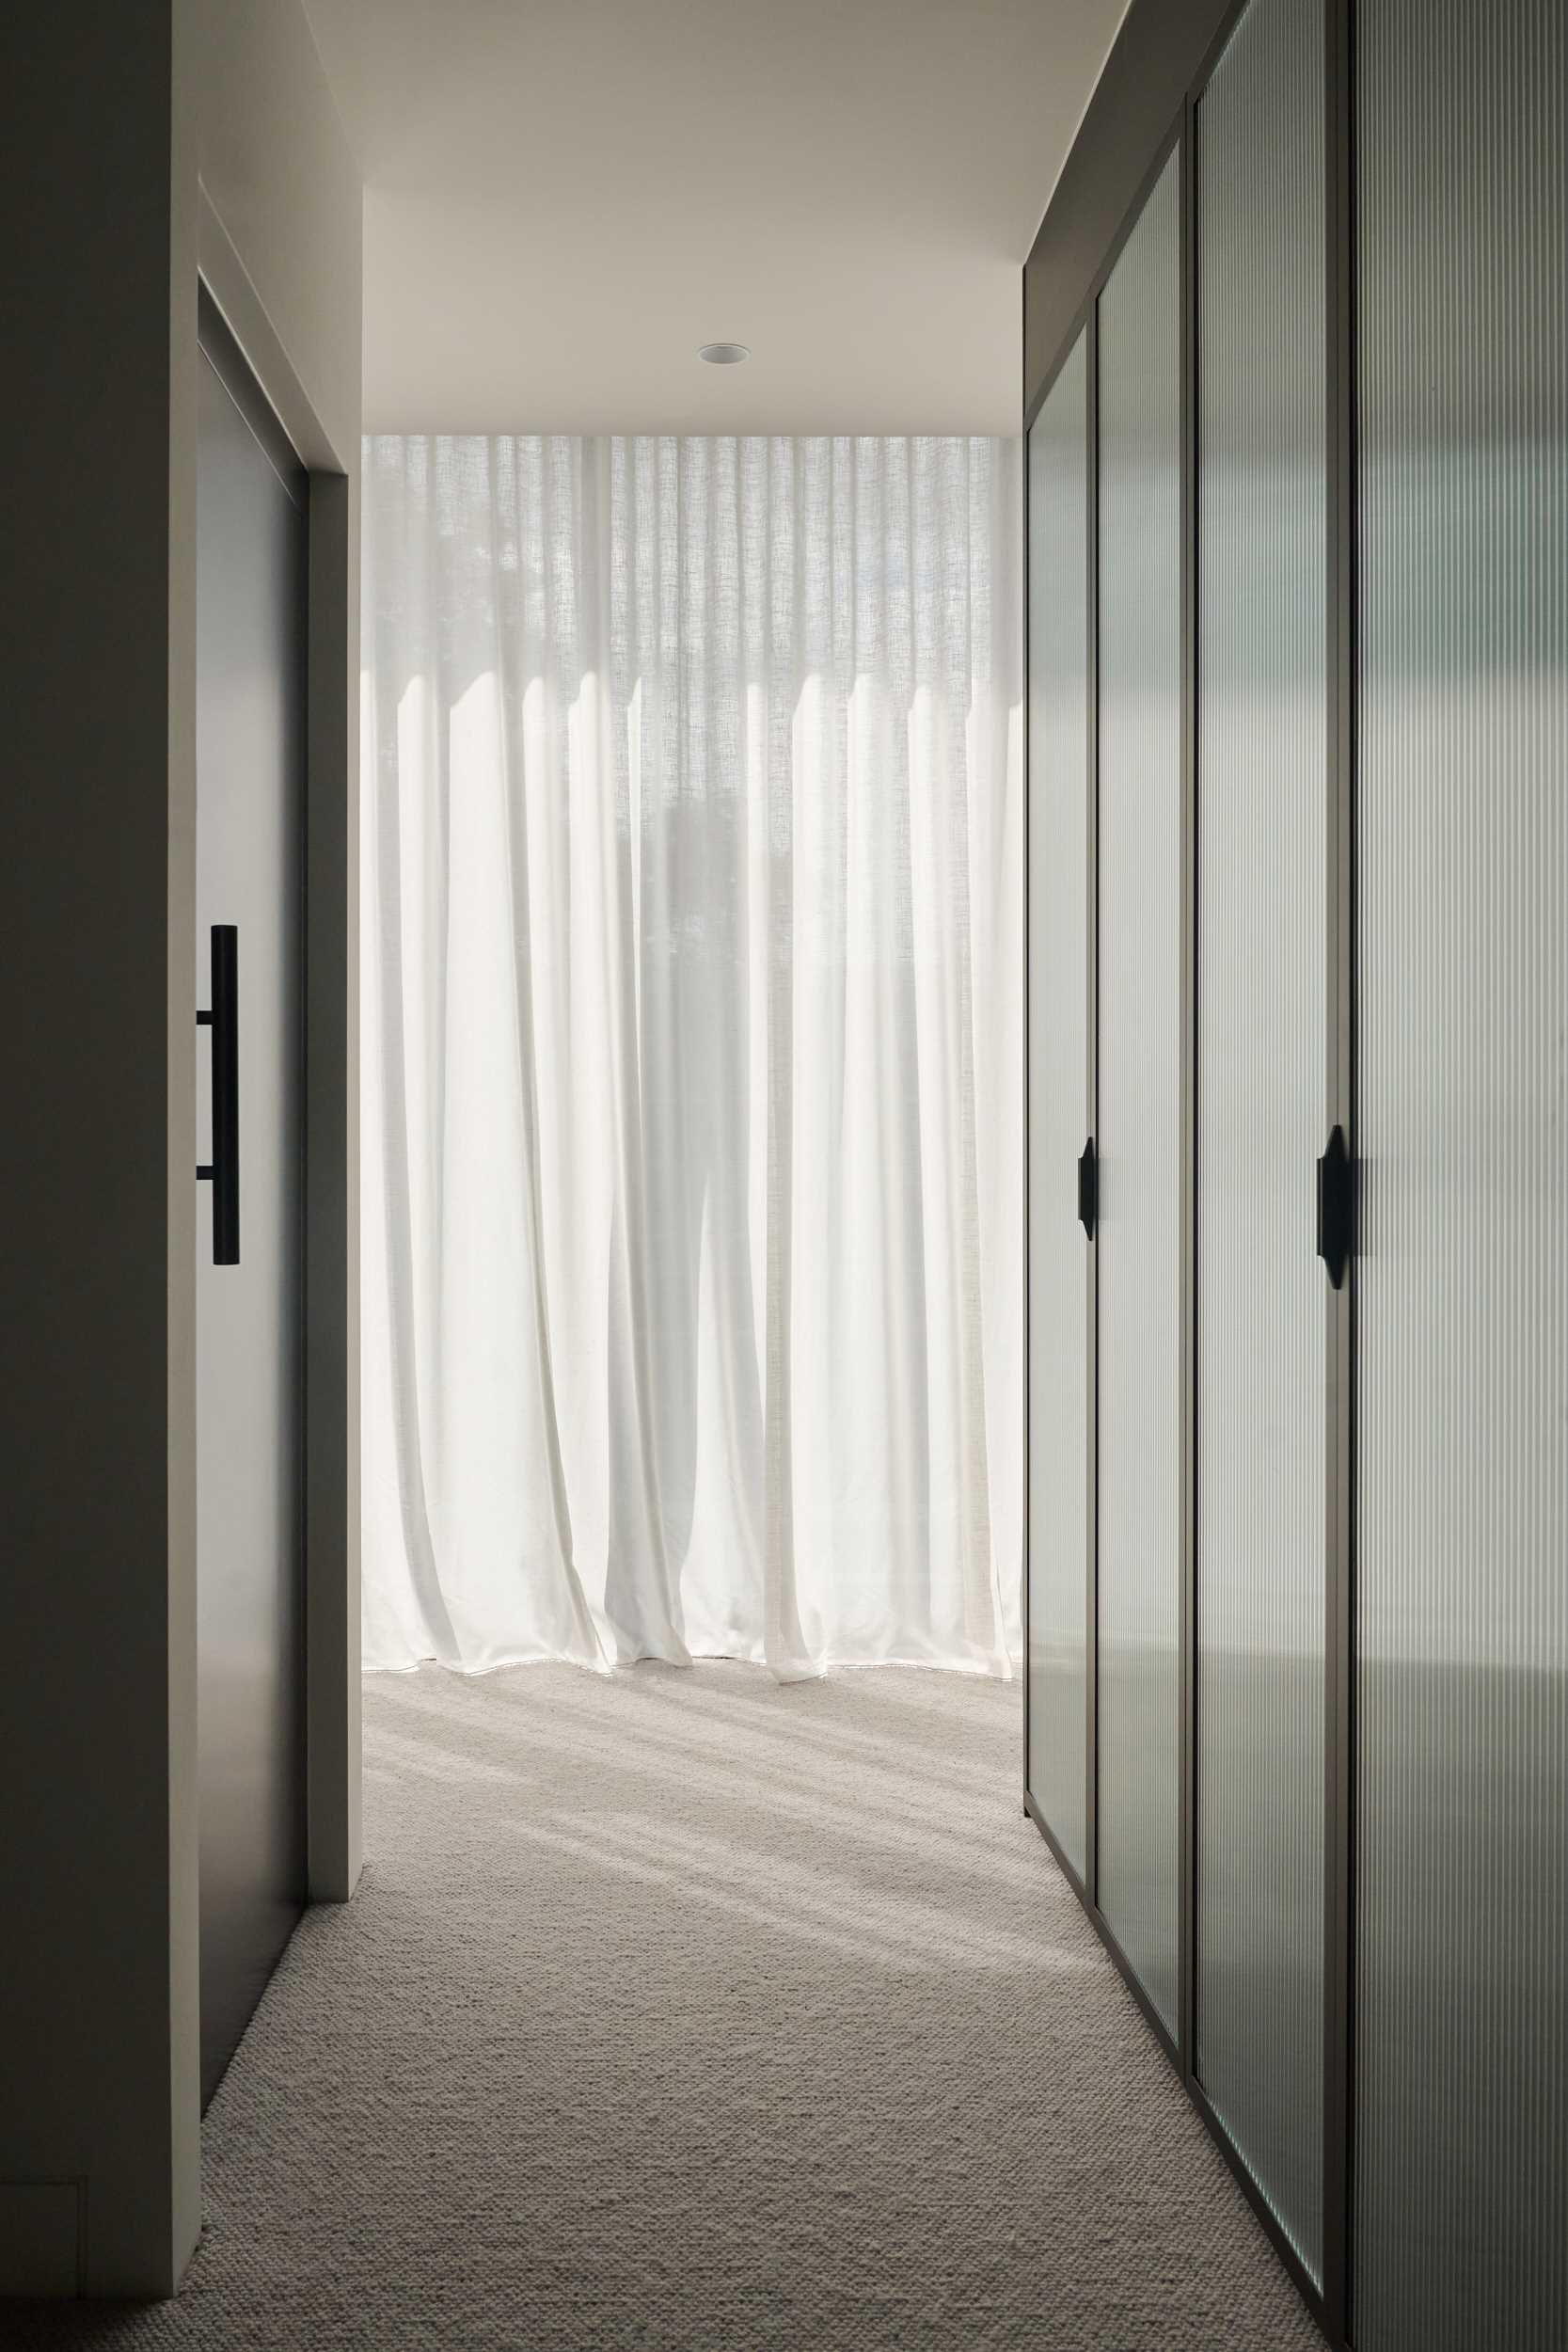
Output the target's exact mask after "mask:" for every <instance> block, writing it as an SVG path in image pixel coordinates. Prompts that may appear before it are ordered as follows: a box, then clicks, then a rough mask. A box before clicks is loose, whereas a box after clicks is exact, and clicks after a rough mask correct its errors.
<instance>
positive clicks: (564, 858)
mask: <svg viewBox="0 0 1568 2352" xmlns="http://www.w3.org/2000/svg"><path fill="white" fill-rule="evenodd" d="M1020 507H1021V495H1020V476H1019V453H1018V448H1017V445H1016V444H1015V443H1012V442H1008V441H998V440H987V439H961V438H908V439H872V438H837V439H827V438H814V439H782V438H775V439H673V438H657V439H655V438H647V439H642V438H628V439H613V440H584V439H578V438H574V437H543V438H540V437H529V438H524V437H491V438H478V437H476V438H445V437H440V438H428V437H421V438H417V439H403V438H395V439H394V438H376V439H372V440H371V441H369V442H367V444H366V448H365V453H364V523H365V529H364V575H363V577H364V639H363V652H364V665H365V669H364V712H363V745H364V797H363V831H362V853H363V897H362V934H363V949H364V952H363V973H362V978H363V1070H364V1081H363V1102H362V1110H363V1120H362V1152H363V1168H364V1185H363V1258H362V1274H363V1312H364V1387H363V1456H364V1475H363V1501H364V1595H365V1654H366V1659H367V1662H368V1663H370V1664H372V1665H384V1666H385V1665H402V1664H407V1663H411V1662H412V1661H415V1660H418V1659H421V1658H436V1659H440V1660H443V1661H447V1662H449V1663H451V1664H453V1665H459V1666H463V1667H467V1668H479V1667H485V1666H491V1665H497V1664H499V1663H502V1662H504V1661H511V1660H521V1659H531V1658H541V1657H564V1658H571V1659H578V1660H580V1661H583V1662H585V1663H592V1664H602V1663H613V1662H615V1661H623V1660H630V1659H634V1658H641V1657H655V1658H662V1659H668V1660H673V1661H683V1660H685V1659H687V1658H689V1657H691V1656H694V1655H699V1654H707V1653H722V1654H725V1655H728V1656H733V1657H740V1658H752V1659H762V1660H766V1661H767V1662H768V1664H769V1665H771V1666H772V1667H773V1669H774V1670H775V1672H776V1673H778V1674H780V1675H782V1676H790V1675H800V1674H805V1673H812V1672H815V1671H817V1670H818V1669H819V1668H821V1667H822V1666H824V1665H827V1664H831V1663H834V1662H865V1663H871V1662H877V1661H909V1662H911V1663H926V1664H943V1665H961V1666H968V1667H972V1668H989V1669H991V1670H1005V1669H1006V1665H1007V1661H1008V1660H1009V1657H1010V1656H1011V1655H1013V1654H1015V1653H1016V1650H1017V1645H1018V1612H1019V1581H1020V1557H1021V1548H1022V1090H1021V1089H1022V865H1021V860H1022V748H1021V732H1020V723H1021V712H1020V672H1021V631H1020V611H1019V606H1020V586H1019V582H1020V539H1021V514H1020Z"/></svg>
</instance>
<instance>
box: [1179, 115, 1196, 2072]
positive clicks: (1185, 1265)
mask: <svg viewBox="0 0 1568 2352" xmlns="http://www.w3.org/2000/svg"><path fill="white" fill-rule="evenodd" d="M1196 131H1197V111H1196V100H1195V98H1194V97H1193V96H1192V95H1191V94H1189V96H1188V98H1187V102H1186V104H1185V105H1184V107H1183V109H1182V115H1181V150H1180V155H1181V160H1180V174H1181V852H1180V854H1181V930H1180V941H1181V982H1180V1028H1181V1045H1180V1088H1181V1096H1180V1100H1181V1144H1180V1170H1181V1173H1180V1235H1181V1240H1180V1249H1181V1266H1180V1311H1179V1316H1180V1319H1179V1331H1180V1340H1179V1348H1180V1385H1181V1395H1180V1463H1181V1489H1180V1491H1181V1534H1180V1554H1179V1556H1180V1579H1181V1590H1180V1612H1179V1624H1180V1647H1181V1719H1180V1720H1181V1762H1180V1777H1181V1859H1180V1949H1179V1952H1178V1960H1177V2039H1178V2044H1179V2047H1180V2054H1181V2072H1182V2074H1183V2075H1184V2076H1185V2077H1186V2078H1187V2079H1188V2080H1189V2081H1190V2080H1191V2079H1192V2078H1193V2076H1194V2075H1196V2072H1197V1934H1198V1917H1197V1703H1198V1690H1197V988H1198V970H1197V455H1198V452H1197V267H1198V262H1197V137H1196Z"/></svg>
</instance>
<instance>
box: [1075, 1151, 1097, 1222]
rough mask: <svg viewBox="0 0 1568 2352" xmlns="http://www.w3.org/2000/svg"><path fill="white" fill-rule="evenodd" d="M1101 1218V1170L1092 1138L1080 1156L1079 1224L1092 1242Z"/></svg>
mask: <svg viewBox="0 0 1568 2352" xmlns="http://www.w3.org/2000/svg"><path fill="white" fill-rule="evenodd" d="M1099 1216H1100V1168H1099V1163H1098V1161H1097V1160H1096V1158H1095V1155H1094V1137H1093V1136H1090V1137H1089V1139H1088V1141H1087V1143H1085V1146H1084V1149H1083V1150H1082V1152H1080V1153H1079V1154H1078V1222H1079V1224H1080V1225H1081V1226H1082V1227H1083V1228H1084V1231H1085V1233H1087V1235H1088V1237H1089V1239H1090V1240H1091V1241H1093V1239H1094V1229H1095V1224H1096V1222H1097V1220H1098V1218H1099Z"/></svg>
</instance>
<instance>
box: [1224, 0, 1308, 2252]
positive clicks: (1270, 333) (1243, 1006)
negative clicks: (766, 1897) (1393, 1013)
mask: <svg viewBox="0 0 1568 2352" xmlns="http://www.w3.org/2000/svg"><path fill="white" fill-rule="evenodd" d="M1197 170H1198V220H1199V223H1200V224H1201V240H1202V242H1201V246H1200V249H1199V256H1198V388H1199V389H1198V432H1199V443H1198V542H1197V544H1198V732H1197V739H1198V803H1197V805H1198V895H1197V906H1198V1415H1197V1432H1198V1500H1199V1526H1198V1616H1197V1621H1198V1636H1199V1647H1198V1713H1197V1724H1198V1784H1197V1786H1198V1933H1197V1954H1198V1962H1197V2064H1198V2074H1199V2076H1200V2078H1201V2080H1202V2082H1203V2085H1204V2088H1205V2090H1207V2092H1208V2094H1209V2097H1210V2099H1211V2101H1212V2104H1213V2106H1214V2107H1215V2108H1216V2110H1217V2111H1218V2113H1219V2115H1220V2118H1221V2120H1222V2121H1223V2122H1224V2123H1225V2125H1226V2127H1227V2131H1228V2132H1229V2134H1230V2137H1231V2138H1232V2139H1233V2140H1234V2142H1235V2144H1236V2146H1237V2148H1238V2149H1239V2151H1240V2152H1241V2153H1242V2155H1243V2157H1244V2158H1245V2160H1246V2163H1247V2165H1248V2166H1249V2168H1250V2169H1251V2171H1252V2173H1253V2175H1254V2177H1255V2179H1256V2180H1257V2181H1258V2183H1259V2185H1260V2187H1261V2188H1262V2190H1263V2192H1264V2194H1265V2195H1266V2196H1267V2198H1268V2200H1269V2202H1270V2204H1271V2205H1272V2206H1273V2208H1274V2210H1275V2214H1276V2215H1277V2217H1278V2218H1279V2220H1280V2221H1281V2223H1282V2224H1283V2225H1284V2227H1285V2229H1286V2231H1287V2232H1288V2233H1289V2235H1290V2237H1291V2242H1292V2244H1293V2245H1294V2247H1295V2249H1296V2251H1297V2252H1298V2253H1299V2254H1300V2256H1301V2258H1302V2260H1303V2262H1304V2263H1305V2264H1306V2265H1307V2268H1308V2269H1309V2270H1310V2271H1311V2272H1312V2273H1313V2275H1314V2276H1318V2275H1319V2273H1320V2269H1321V2263H1322V2249H1323V1797H1324V1783H1323V1736H1324V1734H1323V1652H1324V1546H1325V1518H1324V1507H1323V1495H1324V1458H1323V1456H1324V1417H1323V1415H1324V1408H1323V1396H1324V1379H1325V1363H1324V1346H1325V1321H1324V1307H1323V1302H1324V1296H1325V1287H1324V1282H1323V1268H1322V1266H1321V1264H1320V1263H1319V1262H1318V1259H1317V1257H1316V1255H1315V1253H1314V1246H1313V1245H1314V1222H1313V1219H1314V1201H1313V1163H1314V1160H1315V1158H1316V1155H1317V1153H1318V1152H1321V1151H1322V1149H1323V1104H1324V1067H1325V1057H1326V1050H1327V1022H1328V1008H1327V987H1326V971H1325V961H1324V952H1323V942H1324V937H1325V924H1326V905H1325V896H1326V844H1327V807H1326V792H1327V758H1328V739H1327V704H1326V696H1327V676H1326V635H1325V600H1326V587H1327V580H1326V564H1327V545H1326V526H1325V501H1326V453H1327V437H1326V436H1327V411H1326V396H1325V380H1326V379H1325V358H1326V354H1325V342H1326V334H1325V322H1326V312H1325V288H1324V230H1325V218H1324V215H1325V179H1324V155H1323V0H1252V5H1251V7H1250V8H1248V9H1247V11H1246V13H1245V15H1244V16H1243V18H1242V19H1241V22H1240V23H1239V24H1238V25H1237V28H1236V30H1235V32H1234V34H1233V35H1232V37H1231V40H1230V43H1229V46H1228V47H1227V50H1226V53H1225V56H1224V57H1223V58H1222V60H1221V62H1220V64H1219V67H1218V69H1217V71H1216V72H1215V73H1214V76H1213V78H1212V82H1211V83H1210V86H1209V89H1208V92H1207V94H1206V95H1205V97H1204V99H1203V101H1202V103H1201V104H1200V106H1199V108H1198V115H1197Z"/></svg>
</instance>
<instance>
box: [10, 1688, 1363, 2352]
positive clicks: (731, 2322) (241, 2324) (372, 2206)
mask: <svg viewBox="0 0 1568 2352" xmlns="http://www.w3.org/2000/svg"><path fill="white" fill-rule="evenodd" d="M1019 1745H1020V1725H1019V1704H1018V1694H1017V1691H1016V1688H1009V1687H1007V1686H1006V1685H1002V1684H998V1683H994V1682H989V1681H986V1680H983V1679H979V1678H975V1677H967V1676H958V1675H947V1674H937V1673H921V1672H911V1671H898V1670H891V1669H890V1670H875V1671H862V1672H857V1673H854V1674H845V1675H842V1676H839V1677H832V1678H830V1679H828V1680H825V1681H821V1682H815V1683H805V1684H796V1685H793V1686H790V1687H787V1688H781V1687H779V1686H778V1685H776V1684H775V1683H773V1682H772V1680H771V1679H770V1678H769V1677H768V1675H767V1674H765V1673H764V1672H763V1671H762V1670H760V1669H759V1668H756V1667H751V1666H741V1665H729V1664H722V1663H709V1664H704V1665H700V1666H698V1667H696V1668H694V1669H691V1670H689V1671H679V1670H669V1669H664V1668H661V1667H657V1666H641V1667H638V1668H635V1669H633V1670H630V1671H628V1672H624V1673H621V1674H619V1675H617V1676H615V1677H610V1678H607V1677H594V1676H591V1675H588V1674H585V1673H579V1672H578V1671H577V1670H575V1669H573V1668H570V1667H554V1666H531V1667H522V1668H516V1669H513V1670H510V1671H508V1672H505V1673H500V1674H497V1675H493V1676H490V1677H485V1678H483V1679H482V1680H475V1681H465V1680H461V1679H459V1678H456V1677H451V1676H450V1675H448V1674H445V1673H443V1672H442V1671H440V1670H438V1669H436V1668H426V1669H423V1670H421V1671H420V1672H419V1673H417V1674H414V1675H409V1676H406V1677H374V1678H372V1680H371V1681H370V1682H369V1683H368V1685H367V1689H366V1697H365V1753H366V1770H367V1787H366V1816H367V1833H366V1846H367V1853H368V1861H367V1865H366V1870H365V1877H364V1882H363V1885H362V1887H361V1890H360V1892H359V1894H358V1896H357V1897H356V1899H355V1901H354V1902H353V1903H352V1904H351V1905H349V1906H347V1907H346V1908H343V1909H336V1910H323V1911H315V1912H312V1913H310V1914H309V1915H307V1917H306V1918H305V1920H304V1921H303V1923H302V1925H301V1927H300V1929H299V1931H298V1932H297V1934H296V1935H295V1937H294V1939H293V1944H292V1945H291V1947H290V1948H289V1950H288V1952H287V1954H286V1955H285V1957H284V1961H283V1963H282V1965H281V1967H280V1968H279V1970H278V1973H277V1977H276V1978H275V1979H274V1981H273V1983H272V1986H271V1987H270V1989H269V1991H268V1993H267V1994H266V1997H265V1999H264V2000H263V2002H262V2005H261V2010H259V2012H258V2014H257V2016H256V2019H255V2021H254V2023H253V2025H252V2026H251V2028H250V2031H249V2032H248V2034H247V2035H246V2037H245V2041H244V2042H243V2043H242V2045H241V2048H240V2050H239V2053H238V2055H237V2057H236V2058H235V2059H234V2062H233V2064H232V2065H231V2067H230V2071H229V2074H228V2075H227V2077H226V2078H225V2080H224V2082H223V2084H222V2086H221V2087H220V2089H219V2090H218V2093H217V2096H216V2098H215V2099H214V2103H213V2106H212V2108H211V2110H210V2112H209V2115H208V2118H207V2123H206V2130H205V2143H204V2145H205V2183H204V2203H205V2214H206V2220H205V2227H204V2230H203V2234H202V2239H201V2244H200V2247H199V2249H198V2252H197V2255H196V2258H195V2261H194V2262H193V2264H192V2265H191V2268H190V2271H189V2274H188V2276H187V2279H186V2282H185V2285H184V2288H183V2290H182V2294H181V2295H180V2296H179V2297H178V2298H177V2299H176V2300H175V2301H174V2302H172V2303H167V2304H163V2305H160V2306H155V2307H149V2308H146V2309H142V2310H136V2311H124V2310H120V2311H110V2310H105V2309H102V2308H100V2309H98V2310H93V2309H91V2308H89V2307H85V2306H80V2305H78V2306H74V2307H62V2306H54V2307H46V2306H32V2307H28V2308H27V2309H26V2310H23V2309H21V2308H19V2307H15V2306H13V2307H12V2308H11V2310H10V2312H8V2313H6V2312H4V2311H3V2310H0V2338H3V2339H4V2340H5V2341H6V2342H7V2343H14V2344H18V2345H19V2346H23V2347H27V2348H28V2352H31V2348H32V2347H35V2346H36V2347H43V2346H55V2345H61V2344H95V2345H103V2346H119V2345H128V2346H131V2345H134V2346H136V2347H138V2348H141V2352H163V2347H165V2346H167V2347H171V2352H172V2348H173V2347H182V2346H212V2347H214V2352H216V2347H220V2346H221V2347H225V2352H229V2348H230V2347H231V2348H232V2352H251V2348H252V2347H254V2348H255V2352H263V2348H264V2352H305V2348H306V2347H308V2346H309V2347H310V2352H343V2348H349V2347H352V2348H353V2352H358V2347H367V2348H368V2347H375V2348H376V2352H403V2347H421V2348H423V2347H431V2352H434V2348H435V2347H437V2346H439V2347H442V2348H443V2352H492V2347H508V2348H510V2347H515V2352H762V2348H763V2347H768V2352H937V2348H938V2347H941V2352H985V2348H988V2347H991V2346H1006V2347H1009V2348H1010V2347H1015V2346H1016V2347H1020V2348H1021V2352H1022V2347H1030V2348H1031V2352H1220V2348H1221V2347H1223V2348H1224V2352H1273V2347H1280V2348H1281V2352H1284V2348H1285V2347H1291V2348H1292V2352H1294V2348H1296V2347H1299V2348H1300V2352H1310V2348H1311V2347H1313V2346H1315V2345H1317V2344H1319V2342H1320V2339H1319V2337H1318V2335H1317V2333H1316V2330H1315V2329H1314V2328H1313V2326H1312V2324H1311V2321H1310V2319H1309V2318H1308V2316H1307V2312H1306V2311H1305V2310H1304V2309H1303V2307H1302V2306H1301V2304H1300V2302H1299V2300H1298V2298H1297V2296H1296V2295H1295V2292H1294V2290H1293V2288H1292V2287H1291V2283H1290V2281H1289V2280H1288V2279H1287V2277H1286V2275H1285V2273H1284V2271H1283V2270H1282V2268H1281V2267H1280V2265H1279V2264H1278V2262H1277V2260H1276V2258H1275V2254H1274V2251H1273V2249H1272V2248H1271V2247H1270V2245H1269V2243H1268V2241H1267V2239H1266V2237H1265V2236H1264V2234H1263V2233H1262V2231H1261V2230H1260V2229H1259V2225H1258V2223H1257V2221H1256V2220H1255V2219H1254V2217H1253V2216H1252V2214H1251V2213H1250V2211H1249V2210H1248V2207H1247V2205H1246V2203H1245V2201H1244V2200H1243V2197H1242V2195H1241V2192H1240V2190H1239V2189H1238V2188H1237V2186H1236V2185H1235V2184H1234V2182H1233V2181H1232V2180H1231V2178H1230V2176H1229V2173H1228V2172H1227V2169H1226V2166H1225V2164H1224V2162H1223V2161H1222V2159H1221V2157H1220V2155H1219V2154H1218V2153H1217V2152H1216V2150H1215V2149H1214V2148H1213V2147H1212V2145H1211V2143H1210V2142H1209V2140H1208V2138H1207V2137H1206V2136H1205V2134H1204V2132H1203V2131H1202V2129H1201V2127H1200V2125H1199V2123H1198V2122H1197V2120H1196V2117H1195V2116H1194V2115H1193V2113H1192V2112H1191V2110H1190V2108H1189V2107H1188V2106H1187V2104H1186V2102H1185V2100H1184V2099H1183V2097H1182V2094H1181V2091H1180V2087H1179V2085H1178V2084H1177V2083H1176V2081H1175V2079H1174V2078H1173V2076H1172V2074H1171V2073H1170V2071H1169V2070H1168V2068H1167V2066H1166V2064H1165V2061H1164V2058H1162V2057H1161V2055H1160V2054H1159V2052H1158V2051H1157V2049H1156V2047H1155V2045H1154V2042H1153V2041H1152V2039H1151V2037H1150V2035H1149V2033H1148V2029H1147V2027H1146V2026H1145V2025H1144V2024H1143V2022H1142V2020H1141V2018H1140V2017H1139V2015H1138V2012H1137V2010H1136V2009H1135V2007H1134V2005H1133V2003H1132V1999H1131V1997H1130V1996H1129V1994H1127V1992H1126V1990H1125V1988H1124V1987H1123V1986H1122V1984H1121V1982H1120V1979H1118V1978H1117V1974H1116V1972H1115V1970H1114V1969H1113V1967H1112V1966H1111V1963H1110V1962H1109V1961H1108V1960H1107V1959H1106V1958H1105V1957H1104V1955H1103V1953H1102V1952H1101V1948H1100V1947H1099V1945H1098V1943H1097V1942H1096V1939H1095V1937H1094V1935H1093V1933H1092V1931H1090V1929H1089V1927H1088V1924H1087V1922H1086V1921H1085V1919H1084V1917H1083V1916H1082V1915H1081V1913H1080V1912H1079V1910H1078V1907H1077V1905H1076V1903H1075V1902H1074V1900H1073V1899H1072V1897H1071V1895H1070V1893H1069V1890H1068V1887H1067V1885H1066V1884H1065V1883H1064V1881H1063V1880H1062V1878H1061V1876H1060V1874H1059V1873H1058V1871H1057V1869H1056V1867H1055V1866H1054V1865H1053V1862H1052V1860H1051V1857H1050V1855H1049V1854H1048V1852H1047V1851H1046V1849H1045V1847H1044V1845H1043V1843H1042V1842H1041V1840H1040V1838H1039V1837H1038V1836H1037V1833H1036V1831H1035V1830H1034V1828H1033V1827H1032V1826H1031V1825H1030V1823H1029V1822H1028V1821H1026V1820H1024V1819H1023V1817H1022V1811H1021V1806H1020V1800H1019V1796H1018V1783H1019V1761H1018V1759H1019Z"/></svg>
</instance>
